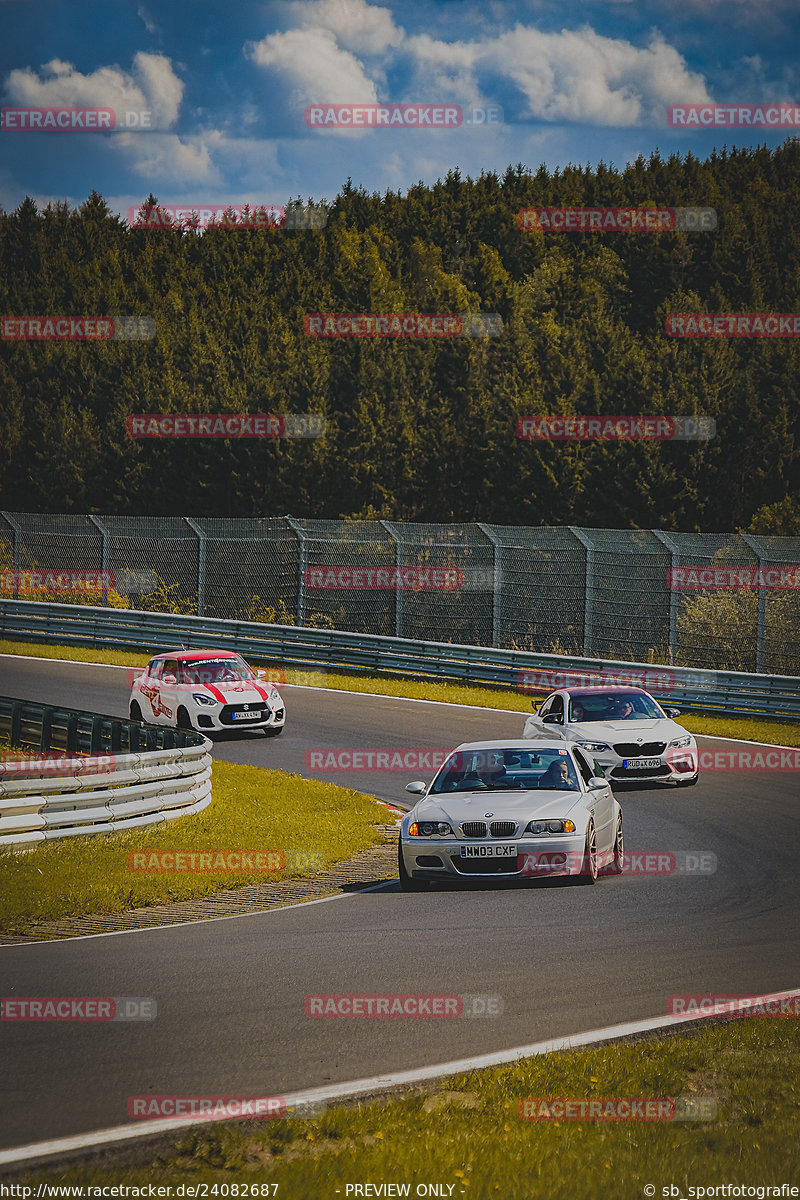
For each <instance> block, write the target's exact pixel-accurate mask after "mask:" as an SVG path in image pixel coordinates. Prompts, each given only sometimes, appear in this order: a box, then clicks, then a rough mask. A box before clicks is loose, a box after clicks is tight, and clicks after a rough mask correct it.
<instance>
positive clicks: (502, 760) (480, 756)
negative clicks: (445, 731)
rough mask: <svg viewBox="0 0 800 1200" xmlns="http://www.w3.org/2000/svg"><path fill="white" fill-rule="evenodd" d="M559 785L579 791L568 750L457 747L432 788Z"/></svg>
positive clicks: (458, 789) (475, 789)
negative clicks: (467, 748)
mask: <svg viewBox="0 0 800 1200" xmlns="http://www.w3.org/2000/svg"><path fill="white" fill-rule="evenodd" d="M498 788H499V789H503V790H507V789H509V788H512V789H518V788H522V789H524V790H526V791H530V790H531V789H532V788H558V789H565V790H567V791H573V792H576V791H579V790H580V785H579V783H578V776H577V772H576V770H575V766H574V763H573V761H572V758H571V756H570V754H569V752H568V751H567V750H560V749H553V750H549V749H548V750H512V749H509V750H503V749H500V750H497V749H491V750H489V749H486V750H480V749H478V750H456V751H454V753H453V754H451V755H450V757H449V758H448V760H447V762H446V763H445V764H444V766H443V767H442V769H441V771H440V772H439V774H438V775H437V776H436V779H435V780H434V782H433V786H432V787H431V794H436V793H441V792H481V791H486V790H487V789H493V790H496V789H498Z"/></svg>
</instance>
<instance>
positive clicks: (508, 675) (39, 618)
mask: <svg viewBox="0 0 800 1200" xmlns="http://www.w3.org/2000/svg"><path fill="white" fill-rule="evenodd" d="M0 635H2V636H4V637H9V638H15V639H17V640H21V641H31V642H36V641H40V642H47V641H51V642H52V641H53V640H57V641H59V642H61V643H62V644H67V645H75V646H105V647H118V648H120V649H135V650H139V651H144V652H147V653H149V652H152V650H153V648H154V647H166V646H176V647H177V646H185V647H186V648H187V649H189V648H197V649H201V648H208V647H209V646H213V647H218V648H220V649H231V650H238V651H239V652H240V653H241V654H245V655H247V656H249V657H251V658H253V659H255V660H256V661H258V662H262V663H264V664H265V665H270V664H274V665H278V666H281V667H283V668H289V669H291V668H297V669H303V668H305V669H308V668H315V667H317V668H323V669H327V670H331V669H336V670H342V671H345V672H352V673H356V674H368V675H389V676H402V677H411V678H417V679H426V680H439V681H447V682H458V683H465V684H475V685H478V686H492V687H496V688H508V689H509V690H514V691H519V692H525V693H530V694H531V695H542V694H543V693H545V692H547V691H550V690H551V688H553V687H558V686H562V685H567V684H570V683H574V684H581V683H592V682H596V683H599V684H603V683H609V684H611V683H614V682H620V683H636V682H639V683H640V684H641V685H642V686H644V687H646V688H647V690H648V691H653V692H654V693H655V694H656V695H657V696H658V697H659V699H662V700H668V701H670V702H672V703H675V704H678V705H679V706H682V707H683V708H685V709H690V710H692V711H695V712H706V713H721V714H725V715H728V716H759V717H767V718H773V719H787V718H788V719H790V720H800V678H798V677H795V676H786V675H749V674H746V673H744V672H735V671H701V670H694V669H692V668H689V667H672V666H658V665H656V664H653V663H636V662H617V661H604V660H599V659H588V658H568V657H563V656H559V655H554V654H535V653H531V652H528V651H522V650H500V649H497V648H491V647H485V646H458V645H451V644H449V643H444V642H418V641H414V640H412V639H410V638H392V637H380V636H377V635H375V634H363V633H347V632H344V631H342V630H333V629H308V628H302V627H298V626H294V625H264V624H260V623H257V622H247V621H233V620H213V619H210V618H205V617H191V616H177V615H173V614H170V613H154V612H139V611H136V610H132V609H107V608H100V607H94V606H89V605H68V604H43V603H40V602H36V601H21V600H17V601H15V600H0Z"/></svg>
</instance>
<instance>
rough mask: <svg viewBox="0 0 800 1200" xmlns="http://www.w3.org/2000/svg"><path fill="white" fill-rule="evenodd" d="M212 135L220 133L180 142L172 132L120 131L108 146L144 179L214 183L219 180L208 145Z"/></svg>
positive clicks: (212, 138)
mask: <svg viewBox="0 0 800 1200" xmlns="http://www.w3.org/2000/svg"><path fill="white" fill-rule="evenodd" d="M216 136H221V135H214V134H203V135H202V136H201V137H197V138H190V139H188V140H187V141H182V140H181V139H180V138H179V137H177V136H176V135H175V134H173V133H151V134H149V135H147V136H144V135H142V134H141V133H121V134H119V135H118V136H117V137H115V138H114V140H113V142H112V143H111V145H112V146H113V148H114V150H118V151H120V152H122V153H124V154H125V155H126V156H127V157H128V158H129V160H130V164H129V165H130V167H131V169H132V170H134V171H137V172H138V173H139V174H140V175H141V176H142V177H143V178H144V179H145V180H147V181H149V180H151V179H152V180H154V181H160V180H171V179H179V180H180V182H181V186H183V185H184V184H186V183H192V182H197V183H206V184H207V183H215V184H216V183H218V182H221V179H220V176H219V172H218V171H217V170H216V168H215V167H214V164H213V162H212V158H211V147H210V146H209V142H212V143H213V141H214V140H215V137H216Z"/></svg>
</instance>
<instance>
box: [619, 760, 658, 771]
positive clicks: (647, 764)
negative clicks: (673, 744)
mask: <svg viewBox="0 0 800 1200" xmlns="http://www.w3.org/2000/svg"><path fill="white" fill-rule="evenodd" d="M622 765H623V767H625V769H626V770H627V769H629V768H634V769H635V768H636V767H640V768H644V770H645V771H649V770H650V769H652V768H653V767H663V765H664V760H663V759H661V758H624V759H623V760H622Z"/></svg>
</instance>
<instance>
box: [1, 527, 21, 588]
mask: <svg viewBox="0 0 800 1200" xmlns="http://www.w3.org/2000/svg"><path fill="white" fill-rule="evenodd" d="M0 517H5V519H6V520H7V521H8V523H9V525H10V526H11V532H12V534H13V535H14V542H13V545H14V599H15V600H19V544H20V541H21V540H22V530H21V529H20V527H19V525H18V524H17V522H16V521H15V520H14V518H13V517H12V515H11V513H8V512H0Z"/></svg>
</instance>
